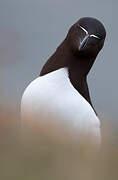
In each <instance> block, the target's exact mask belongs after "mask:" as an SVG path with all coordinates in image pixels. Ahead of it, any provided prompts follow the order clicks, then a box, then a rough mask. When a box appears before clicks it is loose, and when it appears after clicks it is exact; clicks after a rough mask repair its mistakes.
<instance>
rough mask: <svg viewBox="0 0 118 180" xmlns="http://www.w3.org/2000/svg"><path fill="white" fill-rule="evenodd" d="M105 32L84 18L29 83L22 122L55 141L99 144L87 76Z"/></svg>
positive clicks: (25, 93)
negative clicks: (37, 75) (71, 140)
mask: <svg viewBox="0 0 118 180" xmlns="http://www.w3.org/2000/svg"><path fill="white" fill-rule="evenodd" d="M105 36H106V31H105V28H104V26H103V24H102V23H101V22H100V21H98V20H97V19H95V18H91V17H84V18H81V19H79V21H77V22H76V23H75V24H74V25H72V27H71V28H70V29H69V32H68V34H67V36H66V38H65V40H64V41H63V42H62V43H61V44H60V46H59V47H58V48H57V49H56V51H55V53H54V54H53V55H52V56H51V57H50V58H49V60H48V61H47V62H46V64H45V65H44V66H43V68H42V70H41V73H40V76H39V77H38V78H37V79H35V80H34V81H33V82H31V83H30V84H29V86H28V87H27V88H26V90H25V92H24V94H23V97H22V101H21V117H22V123H26V124H28V123H29V124H30V125H31V126H33V125H34V124H35V125H36V126H35V128H38V130H39V131H40V132H41V133H43V134H44V135H46V136H48V137H49V138H55V139H56V140H61V141H62V139H65V138H66V139H67V138H68V139H69V140H70V139H74V140H76V141H78V142H80V139H82V138H86V139H87V142H88V141H89V140H88V139H90V141H92V142H93V143H94V144H95V145H98V146H99V144H100V141H101V133H100V121H99V118H98V116H97V113H96V112H95V110H94V108H93V105H92V102H91V98H90V94H89V89H88V85H87V75H88V73H89V71H90V69H91V67H92V65H93V63H94V61H95V59H96V57H97V55H98V53H99V52H100V50H101V49H102V47H103V45H104V40H105Z"/></svg>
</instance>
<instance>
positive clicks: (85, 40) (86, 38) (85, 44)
mask: <svg viewBox="0 0 118 180" xmlns="http://www.w3.org/2000/svg"><path fill="white" fill-rule="evenodd" d="M89 38H90V35H86V36H85V38H84V39H83V40H82V41H81V42H80V46H79V50H82V49H84V48H85V47H86V46H87V43H88V40H89Z"/></svg>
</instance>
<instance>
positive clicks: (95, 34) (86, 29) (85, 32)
mask: <svg viewBox="0 0 118 180" xmlns="http://www.w3.org/2000/svg"><path fill="white" fill-rule="evenodd" d="M105 37H106V30H105V28H104V26H103V24H102V23H101V22H100V21H98V20H97V19H95V18H91V17H84V18H81V19H80V20H79V21H77V23H75V24H74V25H73V26H72V27H71V28H70V30H69V32H68V35H67V40H68V42H69V47H70V49H71V50H72V51H73V52H74V53H77V54H80V55H83V56H86V55H87V56H93V57H96V56H97V54H98V53H99V51H100V50H101V49H102V47H103V45H104V40H105Z"/></svg>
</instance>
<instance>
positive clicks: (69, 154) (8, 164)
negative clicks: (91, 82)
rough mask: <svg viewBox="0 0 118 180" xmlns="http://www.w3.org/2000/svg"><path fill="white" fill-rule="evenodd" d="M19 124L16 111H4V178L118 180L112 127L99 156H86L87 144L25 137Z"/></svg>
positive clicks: (0, 156)
mask: <svg viewBox="0 0 118 180" xmlns="http://www.w3.org/2000/svg"><path fill="white" fill-rule="evenodd" d="M17 122H19V119H17V117H16V115H15V112H13V111H12V112H11V110H7V111H6V112H4V111H2V112H1V116H0V144H1V148H0V179H2V180H7V179H9V180H10V179H12V180H16V179H17V180H18V179H19V180H20V179H22V180H30V179H31V180H35V179H36V180H37V179H41V180H53V179H54V180H58V179H62V180H63V179H64V180H65V179H68V180H72V179H74V180H76V179H77V180H78V179H80V180H81V179H82V180H84V179H88V180H89V179H90V180H94V179H96V180H97V179H98V180H99V179H101V180H105V179H107V180H111V179H112V180H116V179H118V171H117V167H118V146H114V144H112V140H111V136H112V135H113V134H112V132H113V129H112V128H111V129H110V131H109V132H105V133H103V132H102V137H103V142H102V148H101V151H100V153H99V154H98V155H97V157H96V155H94V154H93V153H90V154H86V153H85V151H86V149H87V148H88V147H87V145H86V147H85V146H84V148H82V147H81V148H80V146H79V147H78V145H77V144H73V143H71V144H66V143H65V144H58V143H56V142H50V141H49V139H48V138H46V137H42V136H41V135H40V134H39V133H35V136H33V135H34V134H33V133H32V131H30V133H29V134H27V133H24V135H23V134H21V131H20V124H19V123H17ZM105 129H106V130H108V129H109V128H108V127H107V128H105ZM105 129H104V130H103V131H105ZM21 139H22V141H21Z"/></svg>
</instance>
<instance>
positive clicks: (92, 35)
mask: <svg viewBox="0 0 118 180" xmlns="http://www.w3.org/2000/svg"><path fill="white" fill-rule="evenodd" d="M90 37H94V38H97V39H100V38H99V37H98V36H96V35H94V34H91V35H90Z"/></svg>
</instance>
